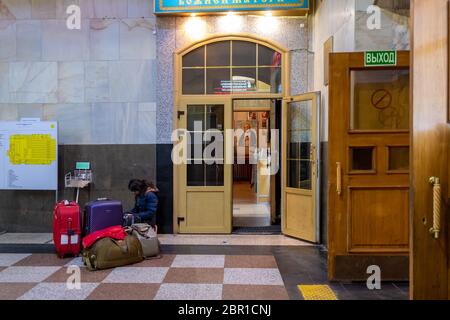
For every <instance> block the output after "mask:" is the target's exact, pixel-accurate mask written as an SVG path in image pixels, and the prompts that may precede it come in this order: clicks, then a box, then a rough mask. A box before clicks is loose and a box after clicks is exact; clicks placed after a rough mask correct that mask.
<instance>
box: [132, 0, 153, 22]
mask: <svg viewBox="0 0 450 320" xmlns="http://www.w3.org/2000/svg"><path fill="white" fill-rule="evenodd" d="M128 17H129V18H148V17H153V1H149V0H128Z"/></svg>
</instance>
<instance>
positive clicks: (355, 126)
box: [350, 70, 409, 130]
mask: <svg viewBox="0 0 450 320" xmlns="http://www.w3.org/2000/svg"><path fill="white" fill-rule="evenodd" d="M351 81H352V84H351V113H350V119H351V120H350V121H351V123H350V128H351V129H352V130H407V129H409V70H358V71H352V72H351Z"/></svg>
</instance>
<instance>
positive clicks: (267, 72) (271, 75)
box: [258, 67, 281, 93]
mask: <svg viewBox="0 0 450 320" xmlns="http://www.w3.org/2000/svg"><path fill="white" fill-rule="evenodd" d="M258 91H260V92H270V93H281V68H278V67H277V68H272V67H260V68H258Z"/></svg>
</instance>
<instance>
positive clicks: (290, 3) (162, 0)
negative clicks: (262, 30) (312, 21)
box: [154, 0, 310, 15]
mask: <svg viewBox="0 0 450 320" xmlns="http://www.w3.org/2000/svg"><path fill="white" fill-rule="evenodd" d="M309 1H310V0H155V1H154V3H155V10H154V12H155V14H156V15H158V14H159V15H163V14H186V13H218V12H227V11H267V10H271V11H287V10H293V11H294V10H297V11H307V10H308V9H309Z"/></svg>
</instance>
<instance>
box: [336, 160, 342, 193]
mask: <svg viewBox="0 0 450 320" xmlns="http://www.w3.org/2000/svg"><path fill="white" fill-rule="evenodd" d="M336 193H337V194H338V195H339V196H340V195H341V194H342V165H341V163H340V162H336Z"/></svg>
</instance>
